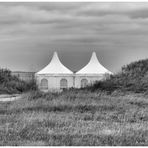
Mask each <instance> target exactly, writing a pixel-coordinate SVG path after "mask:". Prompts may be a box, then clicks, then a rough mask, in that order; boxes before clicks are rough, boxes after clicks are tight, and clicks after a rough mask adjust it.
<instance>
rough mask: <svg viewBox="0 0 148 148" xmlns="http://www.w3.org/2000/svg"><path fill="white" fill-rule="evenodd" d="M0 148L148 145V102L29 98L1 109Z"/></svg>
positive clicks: (82, 95)
mask: <svg viewBox="0 0 148 148" xmlns="http://www.w3.org/2000/svg"><path fill="white" fill-rule="evenodd" d="M32 96H33V97H32ZM0 145H23V146H25V145H28V146H32V145H60V146H61V145H62V146H63V145H69V146H70V145H73V146H75V145H87V146H89V145H93V146H95V145H109V146H111V145H148V100H147V99H146V97H143V95H140V94H138V95H137V94H130V95H125V96H108V95H106V94H100V93H90V92H84V91H69V92H65V93H62V94H55V95H54V94H46V95H45V94H44V95H43V94H42V95H39V94H38V95H34V94H24V95H23V96H22V99H21V100H17V101H14V102H11V103H10V102H9V103H1V104H0Z"/></svg>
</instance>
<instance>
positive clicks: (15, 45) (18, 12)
mask: <svg viewBox="0 0 148 148" xmlns="http://www.w3.org/2000/svg"><path fill="white" fill-rule="evenodd" d="M54 51H58V54H59V57H60V59H61V61H62V62H63V64H64V65H65V66H67V67H68V68H69V69H71V70H73V71H77V70H79V69H81V68H82V67H83V66H85V65H86V64H87V63H88V61H89V59H90V56H91V52H92V51H96V53H97V56H98V59H99V61H100V63H102V65H104V66H105V67H106V68H107V69H109V70H110V71H112V72H117V71H119V70H120V68H121V66H123V65H125V64H128V63H130V62H131V61H135V60H138V59H144V58H147V57H148V3H125V2H124V3H117V2H116V3H115V2H114V3H101V2H98V3H78V2H77V3H76V2H73V3H68V2H66V3H65V2H56V3H53V2H46V3H45V2H44V3H35V2H34V3H2V2H1V3H0V66H1V67H7V68H9V69H11V70H20V71H38V70H41V69H42V68H43V67H44V66H46V65H47V64H48V63H49V61H50V60H51V57H52V54H53V52H54Z"/></svg>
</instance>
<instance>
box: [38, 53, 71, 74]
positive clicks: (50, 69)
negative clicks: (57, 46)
mask: <svg viewBox="0 0 148 148" xmlns="http://www.w3.org/2000/svg"><path fill="white" fill-rule="evenodd" d="M38 74H39V75H40V74H73V72H72V71H71V70H69V69H68V68H67V67H65V66H64V65H63V64H62V63H61V61H60V60H59V57H58V54H57V52H54V54H53V57H52V60H51V62H50V63H49V64H48V65H47V66H46V67H45V68H43V69H42V70H41V71H39V72H37V75H38Z"/></svg>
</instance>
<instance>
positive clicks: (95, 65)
mask: <svg viewBox="0 0 148 148" xmlns="http://www.w3.org/2000/svg"><path fill="white" fill-rule="evenodd" d="M105 73H109V74H112V72H110V71H109V70H107V69H106V68H105V67H104V66H103V65H101V64H100V62H99V61H98V58H97V56H96V53H95V52H93V53H92V56H91V59H90V61H89V63H88V64H87V65H86V66H85V67H83V68H82V69H81V70H79V71H78V72H77V73H76V74H105Z"/></svg>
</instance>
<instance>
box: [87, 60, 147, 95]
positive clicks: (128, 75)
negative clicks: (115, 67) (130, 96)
mask: <svg viewBox="0 0 148 148" xmlns="http://www.w3.org/2000/svg"><path fill="white" fill-rule="evenodd" d="M89 88H90V90H92V91H95V90H105V91H107V92H109V93H112V92H114V91H115V90H119V91H122V92H127V91H132V92H135V93H141V92H145V91H147V90H148V59H145V60H139V61H136V62H132V63H130V64H128V65H126V66H123V67H122V69H121V72H119V73H117V74H115V75H111V76H110V78H108V79H106V80H104V81H99V82H97V83H95V84H94V85H93V86H91V87H89Z"/></svg>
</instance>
